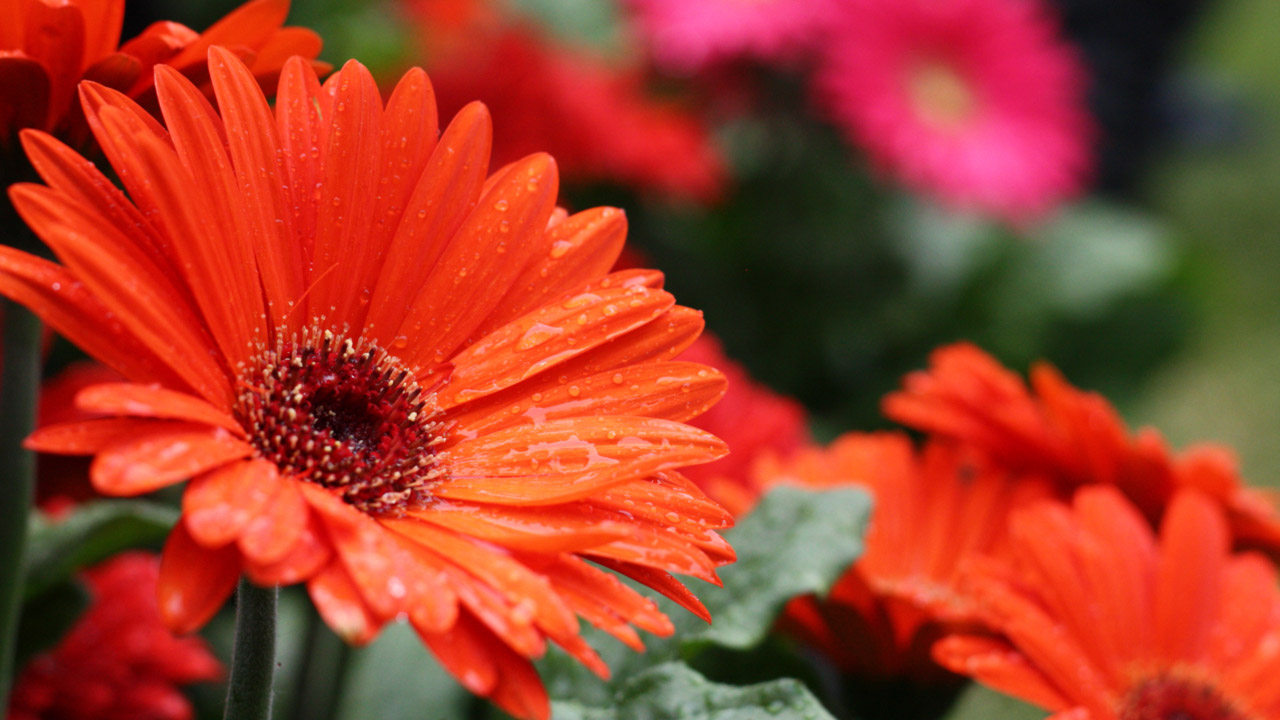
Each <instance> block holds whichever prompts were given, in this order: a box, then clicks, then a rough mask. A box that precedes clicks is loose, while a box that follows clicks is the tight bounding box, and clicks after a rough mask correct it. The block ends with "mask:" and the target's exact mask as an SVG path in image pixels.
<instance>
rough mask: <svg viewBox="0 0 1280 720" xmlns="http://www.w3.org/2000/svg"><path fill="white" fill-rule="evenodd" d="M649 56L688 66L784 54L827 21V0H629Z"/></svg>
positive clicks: (810, 39)
mask: <svg viewBox="0 0 1280 720" xmlns="http://www.w3.org/2000/svg"><path fill="white" fill-rule="evenodd" d="M627 4H628V5H629V6H630V7H631V9H632V10H633V12H634V14H635V19H636V22H637V24H638V25H639V26H640V29H641V31H642V32H643V33H644V35H645V37H646V40H647V42H648V44H649V47H650V52H651V53H652V54H653V59H654V62H655V63H656V64H657V65H658V66H660V67H663V68H665V69H668V70H673V71H676V72H686V73H687V72H693V71H696V70H699V69H701V68H702V67H703V66H705V65H707V64H709V63H712V62H715V61H717V60H723V59H727V58H733V57H739V56H749V57H754V58H756V59H759V60H786V59H790V58H792V57H794V56H795V55H797V54H799V53H800V52H802V51H803V50H805V49H807V48H809V47H811V46H812V45H813V44H814V42H815V40H816V39H817V37H818V36H819V34H820V32H821V30H822V28H823V26H824V25H826V24H828V23H829V22H830V21H831V17H832V14H833V13H834V12H835V3H834V2H832V1H831V0H749V1H746V2H744V0H698V1H697V2H690V1H689V0H628V2H627Z"/></svg>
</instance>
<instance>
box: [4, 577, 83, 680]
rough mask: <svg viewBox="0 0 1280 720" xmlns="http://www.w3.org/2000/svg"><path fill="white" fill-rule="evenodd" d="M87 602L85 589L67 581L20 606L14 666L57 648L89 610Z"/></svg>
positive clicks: (70, 580)
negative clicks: (20, 612) (20, 613)
mask: <svg viewBox="0 0 1280 720" xmlns="http://www.w3.org/2000/svg"><path fill="white" fill-rule="evenodd" d="M89 601H90V597H89V590H88V588H86V587H85V586H84V585H83V584H82V583H80V582H79V581H77V580H74V579H69V580H67V581H66V582H61V583H58V584H57V585H54V586H53V587H51V588H49V589H48V590H45V591H44V592H42V593H40V594H39V595H37V596H35V597H32V598H30V599H28V600H27V601H26V602H25V603H23V604H22V615H21V616H20V617H19V619H18V646H17V653H16V654H17V662H16V663H15V664H14V667H19V668H20V667H23V666H25V665H26V664H27V661H29V660H30V659H31V658H33V657H35V656H36V655H37V654H39V653H41V652H44V651H45V650H47V649H49V648H51V647H53V646H54V645H57V644H58V641H60V640H61V639H62V637H63V636H64V635H66V634H67V631H68V630H70V629H71V627H72V626H73V625H75V623H76V621H77V620H79V619H80V616H81V615H82V614H83V613H84V611H85V609H86V608H88V607H89Z"/></svg>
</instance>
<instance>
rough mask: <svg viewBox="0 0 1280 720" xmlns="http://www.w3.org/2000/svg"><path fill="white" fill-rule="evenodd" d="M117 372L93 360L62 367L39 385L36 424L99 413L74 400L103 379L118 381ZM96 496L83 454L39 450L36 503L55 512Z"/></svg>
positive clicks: (47, 511)
mask: <svg viewBox="0 0 1280 720" xmlns="http://www.w3.org/2000/svg"><path fill="white" fill-rule="evenodd" d="M123 379H124V378H123V377H121V376H120V373H118V372H116V371H115V370H112V369H111V368H109V367H106V366H105V365H102V364H100V363H96V362H88V361H86V362H77V363H72V364H71V365H68V366H67V367H65V368H63V369H62V371H61V372H59V373H58V374H57V375H54V376H53V377H51V378H48V379H47V380H45V381H44V383H43V384H42V385H41V386H40V405H39V411H38V414H37V416H36V427H45V426H47V425H60V424H62V423H67V422H74V421H80V420H90V419H93V418H99V417H102V415H101V414H99V413H93V412H86V411H85V410H83V409H81V408H79V407H77V406H76V404H75V397H76V395H78V394H80V391H81V390H84V389H85V388H89V387H92V386H94V385H101V384H103V383H114V382H120V381H121V380H123ZM94 497H98V494H97V493H95V492H94V491H93V487H92V486H91V485H90V484H89V462H88V460H87V459H86V458H82V457H71V456H67V455H49V454H44V453H41V454H40V455H39V456H38V457H37V458H36V504H37V505H39V506H40V509H41V510H43V511H44V512H46V513H50V514H54V515H57V514H59V513H61V512H63V511H65V510H68V509H70V508H71V507H72V506H74V505H76V504H78V503H82V502H84V501H86V500H89V499H91V498H94Z"/></svg>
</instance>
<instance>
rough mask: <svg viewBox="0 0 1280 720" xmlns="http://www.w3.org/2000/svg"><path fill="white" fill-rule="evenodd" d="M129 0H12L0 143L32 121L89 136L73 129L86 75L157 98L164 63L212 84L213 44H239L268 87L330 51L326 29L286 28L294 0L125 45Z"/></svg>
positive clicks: (267, 1)
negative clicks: (295, 65)
mask: <svg viewBox="0 0 1280 720" xmlns="http://www.w3.org/2000/svg"><path fill="white" fill-rule="evenodd" d="M124 5H125V0H57V1H56V2H55V1H54V0H5V2H4V3H3V9H0V149H3V148H5V147H7V146H10V145H12V143H13V139H14V137H15V135H16V133H17V131H18V130H21V129H22V128H37V129H40V130H48V131H51V132H55V133H58V134H59V135H61V136H63V137H72V136H79V135H81V134H82V133H81V131H83V128H82V127H70V126H69V125H70V124H72V123H75V122H76V121H77V120H80V121H82V118H81V117H80V114H79V107H78V104H77V103H75V102H73V100H74V99H75V88H76V84H77V83H79V82H80V80H81V79H88V80H93V81H94V82H97V83H101V84H102V85H105V86H107V87H109V88H112V89H114V90H119V91H121V92H123V93H125V94H127V95H129V96H130V97H133V98H139V99H142V98H150V99H151V100H152V102H154V88H153V87H152V84H151V76H152V73H151V68H152V67H154V66H155V65H158V64H161V63H164V64H167V65H169V66H171V67H173V68H174V69H176V70H177V71H178V72H181V73H182V74H184V75H186V76H188V77H189V78H191V79H192V80H195V81H197V82H203V81H205V80H207V79H208V70H207V69H206V68H205V53H206V51H207V50H208V49H209V47H210V46H212V45H225V46H227V47H229V48H231V49H232V50H233V52H235V53H236V55H238V56H240V57H241V58H243V59H245V61H246V62H248V63H249V66H250V69H251V70H252V72H253V74H254V75H255V76H256V77H257V78H258V80H259V81H260V82H261V83H263V84H264V86H267V87H274V85H275V81H276V77H277V76H278V75H279V73H280V67H281V66H282V65H283V64H284V61H285V59H286V58H288V57H289V56H291V55H303V56H305V57H307V58H314V57H315V56H316V55H319V54H320V36H318V35H316V34H315V33H314V32H312V31H311V30H307V29H305V28H297V27H281V26H282V25H283V24H284V19H285V16H286V15H288V13H289V0H250V1H249V2H247V3H245V4H244V5H242V6H241V7H240V8H238V9H236V10H235V11H233V12H232V13H231V14H229V15H227V16H226V17H224V18H223V19H222V20H219V21H218V22H217V23H215V24H214V25H213V26H212V27H210V28H209V29H208V30H206V31H205V32H204V33H197V32H195V31H194V30H192V29H190V28H188V27H186V26H184V25H180V24H178V23H175V22H167V21H166V22H158V23H155V24H154V25H151V26H150V27H148V28H147V29H146V30H144V31H143V32H142V34H141V35H139V36H138V37H136V38H134V39H132V40H129V41H127V42H125V43H124V44H123V45H119V43H120V28H121V25H122V23H123V22H124ZM117 45H119V47H117ZM316 65H317V67H320V66H321V64H320V63H317V64H316ZM324 67H327V66H324ZM79 139H80V138H79V137H75V141H77V142H78V141H79Z"/></svg>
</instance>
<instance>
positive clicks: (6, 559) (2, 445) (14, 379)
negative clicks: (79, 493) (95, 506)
mask: <svg viewBox="0 0 1280 720" xmlns="http://www.w3.org/2000/svg"><path fill="white" fill-rule="evenodd" d="M0 312H3V315H4V319H3V322H4V335H3V341H2V342H3V343H4V347H3V350H4V353H3V358H2V359H0V363H3V366H2V368H0V708H4V707H8V705H9V690H10V688H11V687H12V682H13V675H14V671H15V668H14V667H13V662H14V643H15V642H16V640H17V635H18V613H19V611H20V609H21V607H22V590H23V573H24V565H23V554H24V553H25V552H26V544H27V516H28V515H30V514H31V504H32V500H33V499H34V497H35V465H36V464H35V455H34V454H33V453H32V452H30V451H29V450H26V449H24V448H23V447H22V441H23V439H25V438H26V437H27V436H28V435H30V434H31V431H32V429H34V427H35V422H36V398H37V397H38V395H39V390H40V321H39V320H38V319H37V318H36V316H34V315H32V314H31V313H30V312H28V311H27V310H26V308H23V307H22V306H20V305H15V304H14V303H11V302H9V301H7V300H0Z"/></svg>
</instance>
